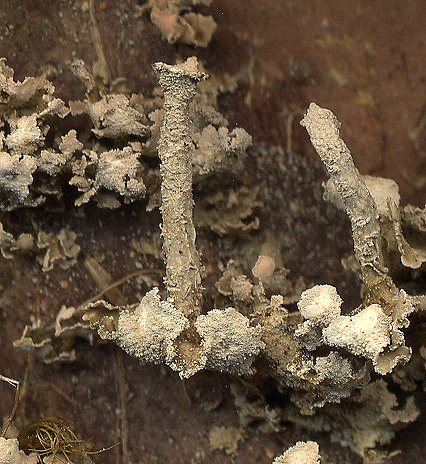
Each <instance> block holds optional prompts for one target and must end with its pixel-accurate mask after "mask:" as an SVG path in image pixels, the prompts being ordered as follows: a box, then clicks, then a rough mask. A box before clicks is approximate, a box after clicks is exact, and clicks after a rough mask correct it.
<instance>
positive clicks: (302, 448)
mask: <svg viewBox="0 0 426 464" xmlns="http://www.w3.org/2000/svg"><path fill="white" fill-rule="evenodd" d="M320 459H321V456H320V454H319V446H318V443H316V442H314V441H306V442H304V441H298V442H297V443H296V444H295V445H294V446H292V447H291V448H289V449H288V450H287V451H286V452H285V453H284V454H282V455H281V456H279V457H277V458H275V459H274V461H273V462H272V464H319V462H320Z"/></svg>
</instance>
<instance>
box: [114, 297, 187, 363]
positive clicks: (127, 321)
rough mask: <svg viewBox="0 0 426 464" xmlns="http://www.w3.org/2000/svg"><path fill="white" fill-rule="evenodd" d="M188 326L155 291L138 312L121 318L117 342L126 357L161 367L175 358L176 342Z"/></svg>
mask: <svg viewBox="0 0 426 464" xmlns="http://www.w3.org/2000/svg"><path fill="white" fill-rule="evenodd" d="M188 326H189V321H188V319H187V318H186V317H185V316H184V314H183V313H182V312H181V311H179V310H177V309H176V308H175V307H174V306H173V305H172V304H171V303H169V302H167V301H162V300H161V299H160V295H159V294H158V288H154V289H152V290H151V291H149V292H148V293H147V294H146V295H145V296H144V297H143V298H142V301H141V303H140V305H139V306H138V307H137V308H136V310H135V311H127V310H126V311H123V312H122V313H121V314H120V317H119V319H118V328H117V339H116V341H117V344H118V345H119V346H120V347H121V348H122V349H123V350H124V351H126V352H127V353H129V354H131V355H133V356H136V357H137V358H140V359H141V360H142V361H145V362H153V363H156V364H158V363H161V362H165V361H166V360H167V359H170V358H172V357H173V356H174V350H175V349H174V347H173V342H174V340H175V339H176V338H177V337H178V336H179V335H180V334H181V333H182V332H183V330H185V329H186V328H188Z"/></svg>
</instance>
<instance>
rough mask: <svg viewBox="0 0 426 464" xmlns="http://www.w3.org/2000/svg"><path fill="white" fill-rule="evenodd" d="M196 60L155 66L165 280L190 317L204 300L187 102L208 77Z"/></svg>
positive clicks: (174, 299)
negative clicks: (160, 111) (160, 116)
mask: <svg viewBox="0 0 426 464" xmlns="http://www.w3.org/2000/svg"><path fill="white" fill-rule="evenodd" d="M197 65H198V62H197V58H195V57H191V58H188V59H187V60H186V62H185V63H182V64H178V65H167V64H165V63H155V64H154V65H153V68H154V71H155V72H156V73H157V75H158V76H159V83H160V86H161V88H162V90H163V92H164V120H163V125H162V127H161V132H160V140H159V143H158V155H159V157H160V161H161V166H160V171H161V177H162V183H161V201H162V205H161V214H162V217H163V225H162V234H163V251H164V259H165V263H166V277H165V284H166V288H167V295H168V299H169V301H170V302H171V303H172V304H173V305H174V306H175V307H176V308H177V309H179V310H180V311H182V312H183V313H184V314H185V316H187V317H188V318H189V319H194V318H195V317H197V316H198V314H199V313H200V308H201V303H202V301H201V300H202V295H201V290H202V287H201V273H200V268H201V263H200V256H199V254H198V252H197V249H196V247H195V237H196V234H195V227H194V223H193V220H192V215H193V199H192V151H193V142H192V140H191V137H190V121H189V117H188V104H189V102H190V100H191V99H192V98H193V97H194V95H195V91H196V87H197V83H198V82H199V81H201V80H203V79H205V78H206V77H207V76H206V75H205V74H204V73H202V72H200V71H199V70H198V67H197Z"/></svg>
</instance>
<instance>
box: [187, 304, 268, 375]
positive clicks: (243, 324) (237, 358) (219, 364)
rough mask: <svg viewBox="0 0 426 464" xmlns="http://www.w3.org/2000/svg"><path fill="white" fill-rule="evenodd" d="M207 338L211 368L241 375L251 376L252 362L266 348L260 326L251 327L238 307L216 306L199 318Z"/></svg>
mask: <svg viewBox="0 0 426 464" xmlns="http://www.w3.org/2000/svg"><path fill="white" fill-rule="evenodd" d="M195 327H196V329H197V332H198V333H199V334H200V335H201V337H202V339H203V348H204V352H205V355H206V356H207V367H210V368H213V369H215V370H219V371H226V372H231V373H233V374H237V375H251V374H253V369H252V368H251V364H252V362H253V360H254V358H255V357H256V355H257V354H258V353H259V351H260V350H261V349H262V348H263V347H264V343H263V342H262V340H261V336H262V329H261V326H260V325H257V326H256V327H250V324H249V320H248V319H247V317H245V316H244V315H242V314H241V313H239V312H238V311H236V310H235V309H234V308H227V309H225V310H220V309H212V310H211V311H209V312H208V313H207V314H206V315H205V316H199V317H198V318H197V320H196V321H195Z"/></svg>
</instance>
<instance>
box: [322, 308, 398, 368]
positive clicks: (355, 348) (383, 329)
mask: <svg viewBox="0 0 426 464" xmlns="http://www.w3.org/2000/svg"><path fill="white" fill-rule="evenodd" d="M391 329H392V318H391V317H389V316H386V314H385V313H384V312H383V311H382V308H381V307H380V305H378V304H372V305H370V306H368V307H367V308H365V309H363V310H362V311H360V312H359V313H358V314H356V315H355V316H339V317H337V318H336V319H334V320H333V321H332V322H331V323H330V325H329V326H328V327H327V328H325V329H324V331H323V336H324V340H325V341H326V343H327V344H329V345H331V346H336V347H340V348H346V349H347V350H348V351H349V352H351V353H352V354H354V355H356V356H364V357H366V358H369V359H371V360H372V361H373V362H374V361H375V360H376V358H377V357H378V356H379V354H380V353H381V352H382V351H383V349H384V348H385V347H386V346H388V345H389V344H390V341H391V340H390V333H391Z"/></svg>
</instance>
